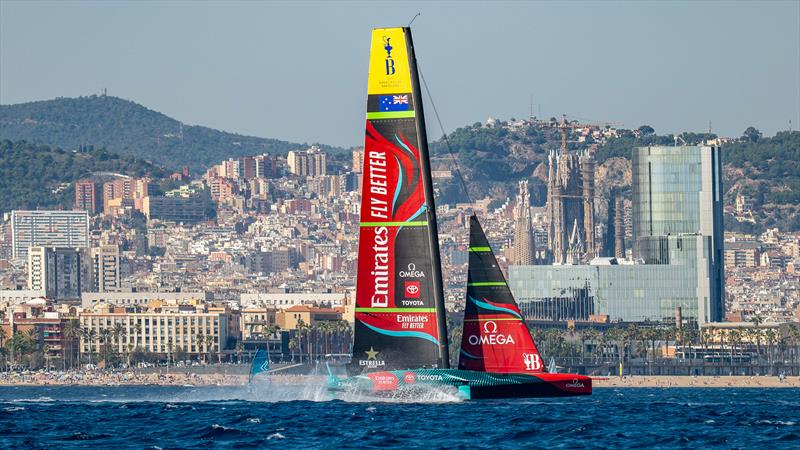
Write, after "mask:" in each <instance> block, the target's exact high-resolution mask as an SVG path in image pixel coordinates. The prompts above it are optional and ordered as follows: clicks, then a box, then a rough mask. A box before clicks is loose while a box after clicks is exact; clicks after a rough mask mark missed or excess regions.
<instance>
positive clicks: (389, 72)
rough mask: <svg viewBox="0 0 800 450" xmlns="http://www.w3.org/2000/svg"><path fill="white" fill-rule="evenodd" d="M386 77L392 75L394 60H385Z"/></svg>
mask: <svg viewBox="0 0 800 450" xmlns="http://www.w3.org/2000/svg"><path fill="white" fill-rule="evenodd" d="M386 75H394V60H393V59H391V58H387V59H386Z"/></svg>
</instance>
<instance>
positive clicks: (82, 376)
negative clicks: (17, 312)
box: [0, 371, 800, 389]
mask: <svg viewBox="0 0 800 450" xmlns="http://www.w3.org/2000/svg"><path fill="white" fill-rule="evenodd" d="M247 379H248V377H247V375H239V374H221V373H215V374H197V373H188V372H179V371H170V372H168V373H167V372H162V373H137V372H133V371H119V372H104V371H69V372H0V386H114V385H161V386H185V385H192V386H241V385H244V384H247ZM271 381H272V382H274V383H278V384H307V383H309V382H311V381H314V382H320V383H323V382H324V377H320V376H302V375H273V376H272V377H271ZM593 386H594V387H595V388H598V389H602V388H637V387H640V388H646V387H650V388H732V387H733V388H748V387H752V388H800V377H786V378H785V379H783V380H781V379H780V378H778V377H774V376H753V377H746V376H697V377H689V376H626V377H623V378H619V377H597V378H593Z"/></svg>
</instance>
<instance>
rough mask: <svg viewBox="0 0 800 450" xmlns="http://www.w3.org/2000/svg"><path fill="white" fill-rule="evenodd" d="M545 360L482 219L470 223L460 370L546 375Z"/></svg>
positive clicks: (471, 219) (472, 220)
mask: <svg viewBox="0 0 800 450" xmlns="http://www.w3.org/2000/svg"><path fill="white" fill-rule="evenodd" d="M542 366H543V365H542V358H541V356H540V355H539V350H537V348H536V344H535V343H534V342H533V338H531V334H530V331H529V330H528V326H527V325H525V320H524V319H523V317H522V313H521V312H520V310H519V307H518V306H517V302H516V301H514V296H513V295H512V294H511V290H510V289H509V288H508V284H507V283H506V279H505V277H504V276H503V272H502V271H501V270H500V267H499V266H498V265H497V259H496V258H495V256H494V253H493V252H492V249H491V247H490V246H489V240H488V239H486V235H485V234H484V233H483V229H482V228H481V225H480V223H479V222H478V218H477V217H476V216H474V215H473V216H472V217H470V222H469V269H468V274H467V302H466V308H465V310H464V330H463V334H462V338H461V351H460V354H459V361H458V368H459V369H462V370H476V371H482V372H492V373H541V372H543V370H542Z"/></svg>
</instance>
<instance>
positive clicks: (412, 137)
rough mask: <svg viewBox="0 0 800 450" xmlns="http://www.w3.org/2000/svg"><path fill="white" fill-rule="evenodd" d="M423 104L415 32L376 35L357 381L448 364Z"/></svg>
mask: <svg viewBox="0 0 800 450" xmlns="http://www.w3.org/2000/svg"><path fill="white" fill-rule="evenodd" d="M421 103H422V102H421V97H420V92H419V81H418V78H417V71H416V63H415V60H414V50H413V45H412V43H411V32H410V30H409V29H407V28H381V29H375V30H373V33H372V45H371V48H370V69H369V83H368V95H367V118H366V119H367V120H366V137H365V145H364V168H363V184H362V190H361V224H360V234H359V250H358V279H357V285H356V314H355V327H354V342H353V359H352V363H351V366H350V372H351V373H359V372H362V371H364V370H388V369H413V368H421V367H446V364H447V363H446V362H445V363H443V362H442V361H443V358H442V355H443V354H445V355H446V344H447V343H446V342H445V340H446V338H443V336H446V335H447V334H446V330H445V329H444V327H443V326H442V323H443V317H444V308H443V295H442V288H441V266H440V262H439V248H438V235H437V229H436V216H435V208H434V206H433V205H434V202H433V191H432V186H431V176H430V165H429V160H428V153H427V143H426V136H425V129H424V127H425V125H424V119H423V117H422V104H421ZM443 349H444V350H443ZM444 360H445V361H446V358H445V359H444Z"/></svg>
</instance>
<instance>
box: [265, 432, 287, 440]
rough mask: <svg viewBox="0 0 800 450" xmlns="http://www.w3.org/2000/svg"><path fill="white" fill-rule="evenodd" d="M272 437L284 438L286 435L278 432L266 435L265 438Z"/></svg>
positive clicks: (270, 438) (269, 438)
mask: <svg viewBox="0 0 800 450" xmlns="http://www.w3.org/2000/svg"><path fill="white" fill-rule="evenodd" d="M272 439H286V436H284V435H282V434H280V433H272V434H270V435H269V436H267V440H272Z"/></svg>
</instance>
